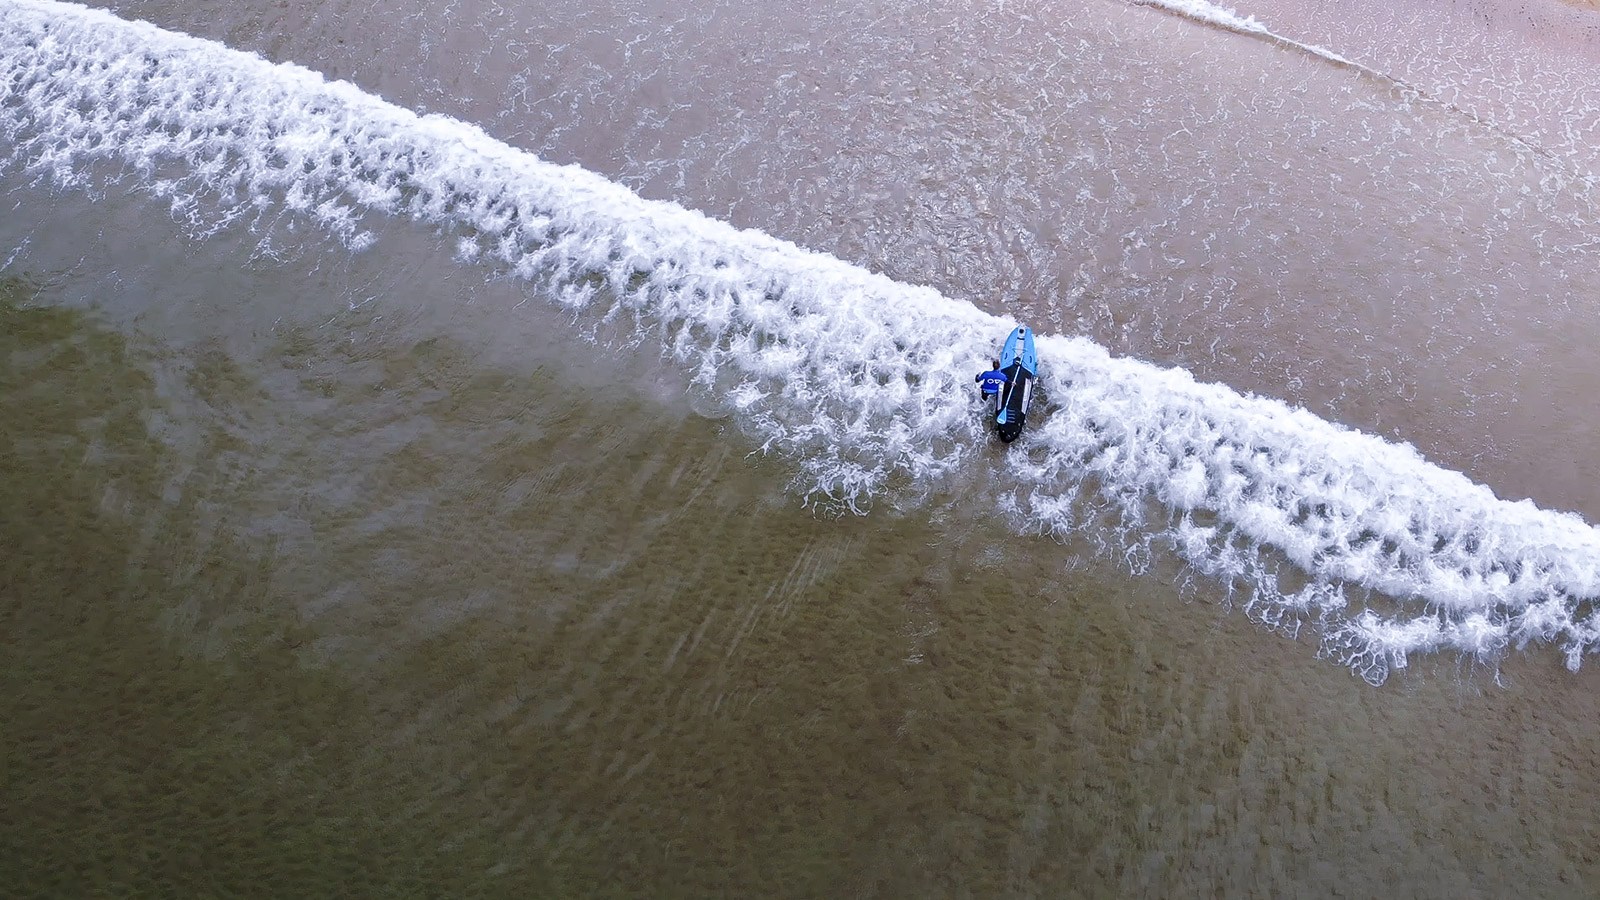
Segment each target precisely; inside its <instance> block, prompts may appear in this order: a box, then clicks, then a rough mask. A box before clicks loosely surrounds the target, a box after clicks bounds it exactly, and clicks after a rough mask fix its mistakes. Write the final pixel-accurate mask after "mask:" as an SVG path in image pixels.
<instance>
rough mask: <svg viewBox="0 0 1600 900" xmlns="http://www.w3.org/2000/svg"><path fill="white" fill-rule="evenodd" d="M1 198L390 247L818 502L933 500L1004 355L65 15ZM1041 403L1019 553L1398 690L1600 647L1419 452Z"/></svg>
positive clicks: (1143, 372)
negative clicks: (1406, 683)
mask: <svg viewBox="0 0 1600 900" xmlns="http://www.w3.org/2000/svg"><path fill="white" fill-rule="evenodd" d="M0 10H3V11H4V15H3V16H0V134H3V135H4V142H3V144H0V174H4V175H8V176H11V177H19V178H24V179H26V178H32V179H34V180H36V181H41V182H46V183H49V184H53V185H56V186H59V187H80V188H88V189H93V188H94V186H95V184H96V183H97V179H112V180H115V179H130V178H131V179H136V180H137V183H138V184H139V185H140V186H141V188H143V189H147V190H149V191H150V192H152V193H154V194H155V195H157V196H160V197H163V198H165V199H166V200H167V201H168V202H169V203H170V204H171V206H172V208H173V210H174V211H175V213H177V214H178V215H180V216H183V217H186V218H188V219H189V220H191V221H193V222H196V223H197V227H200V228H202V229H215V228H222V227H227V226H229V224H230V223H234V222H241V221H242V222H254V221H257V220H259V219H260V218H261V217H262V216H266V215H272V216H278V215H285V214H287V215H291V216H295V217H303V218H304V219H308V220H311V221H314V222H316V223H318V224H319V225H320V226H321V227H323V228H325V229H326V230H327V231H328V232H330V233H331V234H333V235H334V236H336V237H337V238H338V239H339V240H341V241H343V242H344V243H345V244H346V245H348V246H350V247H352V248H354V249H360V248H362V247H365V246H366V245H368V244H369V243H371V242H372V241H373V240H374V238H373V236H372V234H371V233H370V232H369V231H368V230H367V228H366V224H365V223H367V222H369V221H370V220H371V219H372V217H374V216H402V217H409V218H411V219H414V220H418V221H422V222H426V223H430V224H432V225H435V226H437V227H439V228H441V229H443V230H444V231H445V232H446V233H448V234H450V235H452V236H453V239H455V240H456V241H458V250H459V254H460V255H461V256H462V257H463V258H464V259H469V260H471V259H477V260H483V261H485V262H487V263H489V264H492V265H496V266H500V267H504V268H505V269H506V270H509V271H511V272H514V273H515V274H516V275H517V276H519V277H521V278H523V279H526V280H527V281H528V282H529V283H530V284H533V285H536V286H537V288H538V291H539V293H540V294H541V295H544V296H548V297H550V298H552V302H554V303H557V304H561V305H562V306H564V307H566V308H569V309H572V310H574V311H575V312H576V314H578V315H580V316H583V317H587V318H589V320H590V321H594V322H597V323H600V322H604V323H610V324H612V325H615V326H617V327H621V328H623V329H625V330H626V331H627V332H628V333H630V334H632V335H633V336H634V338H635V339H636V340H639V341H641V342H649V341H655V340H659V341H660V343H661V346H662V347H663V349H664V352H665V353H666V354H667V355H668V356H669V357H670V358H671V359H673V360H675V361H676V362H677V363H678V364H679V365H681V366H683V367H685V368H686V369H687V370H688V371H689V372H690V373H691V375H692V377H693V378H694V379H695V381H696V382H697V383H699V384H700V385H702V386H704V387H705V388H706V389H708V392H709V393H711V394H712V396H714V397H715V398H717V402H721V403H723V404H725V405H726V407H727V408H728V410H729V411H730V412H731V413H732V414H733V415H734V417H735V419H736V421H738V422H739V423H740V426H741V427H742V428H743V429H744V430H745V431H746V432H747V433H748V434H749V435H751V436H752V437H753V438H754V439H755V441H756V442H757V443H759V444H760V445H761V446H762V447H763V448H764V449H766V450H770V451H778V452H781V453H783V454H785V455H786V456H787V457H789V458H791V459H793V460H795V462H796V465H797V466H798V467H799V472H800V474H799V475H798V476H797V478H798V480H799V485H800V487H801V489H802V490H803V491H804V492H805V493H806V494H807V495H808V496H810V497H812V498H813V499H817V500H821V501H824V502H833V503H837V504H840V505H842V506H845V507H850V508H859V507H860V506H861V504H863V503H864V502H865V501H867V500H868V499H870V498H871V497H873V496H874V495H878V494H881V493H882V492H883V491H884V490H885V489H886V488H887V487H888V485H889V484H890V483H891V482H892V481H895V480H900V481H909V482H911V483H913V484H921V485H929V484H932V483H934V482H935V481H937V480H938V479H941V478H943V477H944V476H945V475H946V474H947V473H949V472H951V471H953V470H956V469H959V468H961V467H962V466H963V464H964V463H966V462H968V461H969V460H970V459H971V458H972V457H973V454H976V453H979V452H987V451H984V450H983V447H984V444H985V442H984V441H983V439H982V435H981V434H980V433H979V429H978V425H977V423H976V422H975V421H974V418H975V417H974V416H973V414H972V403H971V398H970V396H969V395H970V393H971V390H970V383H969V378H970V373H971V371H974V370H975V366H976V364H977V363H978V362H979V361H980V360H981V359H982V358H984V357H985V356H987V354H988V351H989V350H990V349H991V342H992V341H993V340H995V339H998V337H999V336H1000V335H1002V334H1003V333H1004V332H1005V331H1006V330H1007V329H1008V328H1009V327H1010V326H1011V323H1010V322H1009V321H1006V320H1002V319H999V318H997V317H995V316H992V315H990V314H988V313H985V312H983V311H981V310H979V309H977V308H976V307H974V306H972V305H971V304H969V303H965V302H960V301H957V300H952V299H949V298H946V297H943V296H941V295H940V294H938V293H937V292H935V291H933V290H930V289H927V288H918V287H911V286H907V285H903V284H899V283H896V282H894V281H891V280H889V279H887V278H884V277H881V276H878V275H874V274H872V273H870V272H867V271H864V270H862V269H860V268H857V267H853V266H850V265H847V264H845V263H843V262H841V261H839V260H837V259H834V258H832V257H829V256H825V255H822V254H818V253H813V252H809V251H806V250H804V249H801V248H799V247H797V246H795V245H793V244H790V243H787V242H784V241H780V240H777V239H775V238H772V237H770V236H767V235H764V234H761V233H759V232H755V231H741V230H738V229H735V228H733V227H732V226H730V225H727V224H725V223H722V222H718V221H716V220H713V219H709V218H707V217H705V216H703V215H701V214H699V213H696V212H693V211H690V210H685V209H683V208H681V207H679V206H676V205H673V204H669V203H660V202H652V201H646V200H643V199H640V198H639V197H638V196H636V195H635V194H633V193H631V192H630V191H628V190H627V189H625V188H623V187H622V186H619V185H617V184H614V183H612V182H609V181H607V180H605V179H603V178H601V177H600V176H598V175H595V174H593V173H591V172H588V171H585V170H582V169H578V168H575V167H571V166H558V165H553V164H551V163H548V162H544V161H542V160H540V159H538V158H537V157H535V156H533V155H532V154H529V153H527V152H524V151H520V150H517V149H515V148H513V147H510V146H508V145H506V144H504V143H501V142H499V141H497V140H495V139H493V138H491V137H489V136H488V135H487V134H485V133H484V132H483V131H481V130H480V129H478V128H476V127H473V126H471V125H468V124H463V123H461V122H459V121H455V120H452V119H448V118H444V117H439V116H419V115H416V114H414V113H412V112H410V111H407V110H405V109H402V108H399V107H396V106H394V105H392V104H389V103H386V102H385V101H383V100H382V99H380V98H378V97H375V96H372V95H370V94H367V93H364V92H362V91H361V90H359V89H357V88H355V87H353V86H351V85H349V84H345V83H341V82H329V81H327V80H325V79H324V78H323V77H322V76H320V75H318V74H316V73H314V72H311V71H309V70H307V69H304V68H300V67H298V66H293V65H275V64H271V63H268V62H266V61H264V60H262V59H261V58H259V57H257V56H254V55H250V54H246V53H240V52H237V51H233V50H230V49H228V48H226V47H223V46H221V45H219V44H216V43H212V42H209V41H204V40H198V39H194V38H190V37H185V36H182V35H177V34H173V33H170V32H166V31H163V30H161V29H158V28H156V27H154V26H151V25H148V24H145V23H136V22H127V21H124V20H121V19H118V18H116V17H115V16H112V15H110V14H108V13H105V12H99V11H94V10H89V9H85V8H83V7H80V6H76V5H69V4H61V3H54V2H47V0H0ZM1038 345H1039V351H1040V355H1041V358H1042V359H1043V360H1044V361H1045V367H1044V369H1045V371H1044V373H1043V382H1042V383H1043V389H1044V390H1045V391H1046V392H1047V393H1048V395H1049V396H1050V397H1051V398H1052V399H1050V401H1049V402H1048V404H1047V406H1046V408H1045V409H1043V410H1040V411H1039V414H1038V415H1036V417H1035V419H1036V424H1034V425H1033V426H1032V428H1031V430H1030V431H1029V432H1028V433H1027V434H1026V435H1025V436H1024V438H1023V440H1022V441H1021V442H1019V444H1018V445H1015V446H1014V447H1013V449H1012V451H1011V452H1008V453H1006V454H1004V458H1003V461H1002V462H999V463H992V462H990V461H988V458H987V456H986V457H985V463H984V464H985V466H986V467H987V466H994V465H998V466H999V467H1001V471H1000V473H999V474H998V475H997V477H998V478H1000V479H1002V480H1003V481H1004V483H1006V484H1008V485H1009V486H1010V487H1009V488H1008V492H1007V493H1006V495H1005V497H1004V499H1003V507H1004V509H1005V511H1006V512H1007V514H1009V515H1010V516H1011V517H1012V518H1013V520H1014V522H1015V523H1016V524H1017V525H1018V527H1021V528H1026V529H1030V530H1037V531H1042V532H1054V533H1065V532H1079V533H1087V534H1090V535H1092V536H1095V537H1097V538H1098V539H1101V540H1102V541H1103V542H1105V543H1108V544H1109V545H1111V546H1114V547H1115V548H1116V549H1118V550H1121V551H1123V552H1124V553H1125V554H1127V556H1128V558H1129V559H1130V561H1131V563H1132V564H1133V565H1134V567H1135V568H1138V567H1139V566H1141V565H1144V564H1145V562H1144V561H1147V560H1148V559H1149V558H1151V555H1152V554H1156V553H1160V554H1172V555H1173V556H1174V557H1176V558H1178V559H1181V560H1183V561H1184V562H1186V563H1187V564H1188V565H1189V566H1190V567H1192V569H1193V570H1195V571H1198V572H1200V573H1204V574H1205V575H1206V576H1211V577H1215V578H1217V579H1220V580H1221V581H1223V582H1224V583H1226V584H1230V585H1233V586H1235V587H1237V588H1241V589H1242V592H1241V599H1240V601H1239V602H1240V605H1242V606H1243V607H1244V609H1245V610H1246V612H1247V613H1248V614H1249V615H1250V616H1251V617H1252V618H1253V619H1255V620H1257V621H1260V622H1263V623H1265V624H1267V625H1269V626H1273V627H1279V628H1284V629H1288V630H1291V631H1292V630H1297V629H1299V628H1300V627H1302V626H1307V625H1309V626H1310V627H1312V628H1314V629H1316V630H1317V632H1318V633H1319V634H1320V635H1321V639H1322V650H1323V652H1324V653H1325V654H1326V655H1328V656H1329V657H1331V658H1334V659H1336V660H1338V661H1339V662H1341V663H1344V664H1346V665H1349V666H1350V667H1352V668H1353V669H1354V670H1355V671H1356V672H1357V673H1358V674H1360V675H1361V676H1363V677H1365V678H1366V679H1367V680H1369V681H1371V682H1373V683H1379V682H1381V681H1383V679H1384V678H1385V677H1386V676H1387V675H1388V674H1389V673H1390V672H1391V671H1392V670H1393V669H1395V668H1398V667H1403V666H1405V665H1406V663H1407V659H1408V657H1409V656H1410V655H1412V654H1415V653H1419V652H1427V651H1436V650H1440V649H1446V648H1453V649H1455V650H1458V651H1461V652H1465V653H1470V654H1480V655H1490V656H1492V655H1493V654H1496V653H1498V652H1500V651H1502V650H1503V649H1505V648H1506V647H1508V646H1512V645H1516V646H1522V645H1524V644H1526V643H1528V642H1530V641H1541V642H1553V643H1556V644H1558V645H1559V646H1560V647H1561V648H1562V649H1563V650H1564V652H1565V654H1566V659H1567V663H1568V665H1569V667H1571V668H1574V669H1576V668H1577V666H1578V664H1579V662H1580V660H1581V657H1582V655H1583V654H1584V652H1586V651H1588V650H1591V649H1592V648H1594V647H1595V645H1596V642H1597V641H1600V612H1597V611H1596V608H1595V604H1594V600H1595V598H1596V597H1597V596H1600V534H1597V533H1596V531H1595V529H1593V528H1592V527H1590V526H1589V525H1588V524H1586V523H1585V522H1584V521H1582V520H1581V519H1580V518H1578V517H1576V516H1573V515H1570V514H1565V513H1557V512H1550V511H1546V510H1541V509H1539V508H1537V507H1536V506H1535V505H1533V504H1532V503H1531V502H1528V501H1523V502H1518V503H1509V502H1505V501H1502V500H1500V499H1498V498H1496V497H1495V496H1494V494H1493V493H1492V492H1491V491H1490V490H1489V489H1488V488H1486V487H1484V486H1482V485H1478V484H1474V483H1472V482H1471V481H1469V480H1468V479H1467V478H1466V477H1465V476H1463V475H1461V474H1460V473H1457V472H1453V471H1448V470H1445V469H1442V468H1440V467H1437V466H1435V465H1432V464H1430V463H1428V462H1427V461H1426V460H1424V459H1423V458H1422V457H1421V456H1420V455H1419V454H1418V453H1417V452H1416V451H1415V450H1414V449H1413V448H1411V447H1410V446H1408V445H1403V444H1395V443H1391V442H1388V441H1385V440H1383V439H1381V438H1378V437H1375V436H1372V435H1368V434H1363V433H1361V432H1358V431H1353V430H1351V429H1348V428H1345V427H1342V426H1339V425H1336V424H1332V423H1329V422H1326V421H1324V420H1321V419H1319V418H1317V417H1315V416H1313V415H1312V414H1310V413H1308V412H1306V411H1304V410H1301V409H1296V408H1291V407H1289V406H1287V405H1285V404H1283V403H1280V402H1277V401H1274V400H1271V399H1266V398H1260V397H1255V396H1245V395H1241V394H1239V393H1237V392H1235V391H1233V390H1230V389H1229V388H1227V387H1225V386H1222V385H1216V384H1202V383H1198V382H1196V381H1195V380H1194V378H1193V377H1192V376H1191V375H1190V374H1189V373H1188V372H1186V371H1184V370H1181V369H1164V368H1160V367H1157V366H1153V365H1150V364H1147V363H1143V362H1139V361H1137V360H1130V359H1117V358H1113V357H1111V356H1110V354H1109V353H1108V352H1107V351H1106V350H1105V349H1104V348H1102V347H1100V346H1099V345H1097V344H1095V343H1093V342H1091V341H1088V340H1085V339H1083V338H1078V337H1065V336H1048V335H1046V336H1041V337H1040V338H1039V341H1038Z"/></svg>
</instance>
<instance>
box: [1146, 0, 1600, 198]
mask: <svg viewBox="0 0 1600 900" xmlns="http://www.w3.org/2000/svg"><path fill="white" fill-rule="evenodd" d="M1129 2H1130V3H1132V4H1133V5H1134V6H1148V7H1151V8H1152V9H1160V10H1164V11H1166V12H1169V13H1172V14H1174V15H1178V16H1182V17H1183V18H1186V19H1189V20H1191V21H1194V22H1200V23H1202V24H1205V25H1211V26H1214V27H1217V28H1221V29H1223V30H1225V31H1232V32H1235V33H1237V34H1244V35H1250V36H1252V37H1257V38H1261V39H1263V40H1266V41H1270V42H1272V43H1274V44H1276V45H1278V46H1280V47H1287V48H1289V49H1292V50H1298V51H1300V52H1303V53H1307V54H1310V55H1311V56H1314V57H1317V58H1319V59H1322V60H1325V61H1327V62H1329V63H1332V64H1334V65H1336V66H1341V67H1344V68H1347V69H1351V70H1353V71H1356V72H1360V73H1361V74H1362V75H1365V76H1367V77H1368V78H1372V79H1376V80H1377V81H1380V82H1383V83H1385V84H1387V85H1390V86H1392V87H1394V88H1396V89H1398V90H1399V91H1400V92H1401V93H1402V94H1404V95H1405V96H1408V97H1412V98H1415V99H1417V100H1420V101H1422V102H1423V103H1427V104H1429V105H1431V106H1434V107H1438V108H1440V109H1443V110H1445V111H1447V112H1450V113H1453V114H1455V115H1458V116H1462V117H1464V118H1466V119H1468V120H1470V121H1471V122H1472V123H1473V124H1475V125H1478V126H1479V127H1482V128H1484V129H1487V130H1489V131H1492V132H1494V133H1495V134H1498V135H1500V136H1501V137H1502V138H1505V139H1506V140H1508V141H1510V142H1512V143H1513V144H1516V145H1517V146H1519V147H1522V148H1523V149H1525V150H1528V151H1529V152H1531V153H1534V154H1537V155H1538V156H1540V157H1541V158H1543V159H1546V160H1551V161H1559V159H1560V158H1559V157H1557V156H1556V155H1555V154H1554V153H1552V152H1551V151H1550V150H1548V149H1547V148H1545V147H1543V146H1540V145H1539V144H1537V143H1535V142H1533V141H1531V140H1529V139H1528V138H1526V137H1523V136H1522V135H1520V134H1517V133H1516V132H1515V131H1512V130H1511V129H1509V128H1506V127H1505V126H1503V125H1500V124H1499V123H1497V122H1495V121H1494V120H1492V119H1490V118H1488V117H1486V116H1483V115H1480V114H1479V113H1476V112H1474V111H1472V110H1470V109H1468V108H1466V107H1464V106H1462V105H1460V104H1459V103H1454V102H1452V101H1449V100H1445V99H1443V98H1442V97H1439V96H1438V95H1436V94H1434V93H1432V92H1430V91H1427V90H1424V89H1423V88H1421V87H1419V86H1417V85H1415V84H1412V83H1411V82H1409V81H1406V80H1405V79H1403V78H1397V77H1395V76H1394V75H1391V74H1389V73H1388V72H1384V71H1381V70H1378V69H1374V68H1372V67H1371V66H1368V65H1366V64H1365V63H1361V62H1358V61H1356V60H1353V59H1350V58H1349V57H1346V56H1342V55H1340V54H1338V53H1335V52H1333V51H1332V50H1329V49H1328V48H1326V47H1322V46H1319V45H1317V44H1308V43H1305V42H1304V41H1297V40H1295V39H1294V38H1292V37H1287V36H1285V35H1282V34H1279V33H1278V32H1276V31H1273V30H1272V29H1271V28H1270V27H1269V26H1267V25H1266V24H1265V23H1264V22H1262V21H1261V20H1259V19H1257V18H1256V17H1255V16H1241V15H1239V14H1238V13H1236V12H1234V11H1233V10H1231V9H1228V8H1226V7H1222V6H1217V5H1216V4H1213V3H1208V2H1206V0H1129ZM1572 174H1574V175H1575V176H1577V177H1578V178H1579V179H1580V180H1582V181H1583V183H1584V184H1586V185H1592V184H1593V183H1594V176H1593V175H1592V174H1591V173H1587V172H1574V173H1572Z"/></svg>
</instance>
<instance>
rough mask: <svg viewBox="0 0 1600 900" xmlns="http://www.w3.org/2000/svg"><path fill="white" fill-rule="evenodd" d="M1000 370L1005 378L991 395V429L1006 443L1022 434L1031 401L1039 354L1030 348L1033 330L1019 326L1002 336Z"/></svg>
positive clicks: (1037, 375) (1036, 376)
mask: <svg viewBox="0 0 1600 900" xmlns="http://www.w3.org/2000/svg"><path fill="white" fill-rule="evenodd" d="M1000 371H1002V372H1004V373H1006V377H1007V378H1008V379H1009V380H1008V381H1007V382H1006V386H1005V387H1003V388H1001V389H1000V392H999V394H997V395H996V396H995V417H994V424H995V430H996V431H997V432H999V434H1000V440H1002V441H1004V442H1005V443H1007V444H1009V443H1011V442H1012V441H1014V440H1016V439H1017V438H1018V436H1020V435H1021V434H1022V426H1023V423H1025V422H1026V421H1027V419H1028V405H1029V403H1031V402H1032V401H1033V383H1034V382H1035V381H1036V380H1038V378H1039V354H1038V353H1036V352H1035V351H1034V349H1033V329H1031V328H1028V327H1026V326H1022V325H1019V326H1017V327H1016V328H1013V329H1011V333H1010V334H1007V335H1006V343H1005V346H1004V347H1003V348H1001V350H1000Z"/></svg>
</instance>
